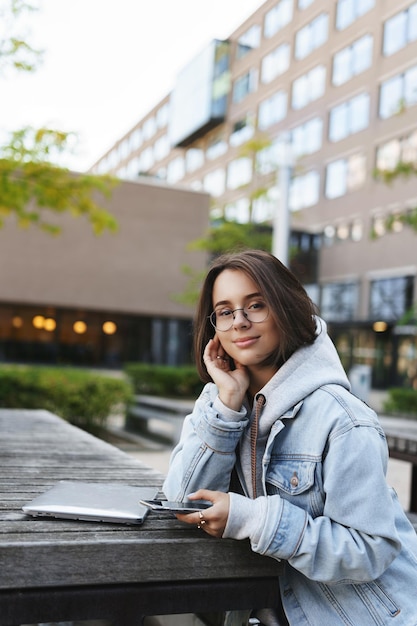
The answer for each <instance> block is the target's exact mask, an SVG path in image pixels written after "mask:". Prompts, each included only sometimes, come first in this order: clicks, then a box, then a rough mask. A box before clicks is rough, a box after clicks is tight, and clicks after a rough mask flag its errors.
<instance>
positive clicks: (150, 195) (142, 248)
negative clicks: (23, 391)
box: [0, 180, 209, 368]
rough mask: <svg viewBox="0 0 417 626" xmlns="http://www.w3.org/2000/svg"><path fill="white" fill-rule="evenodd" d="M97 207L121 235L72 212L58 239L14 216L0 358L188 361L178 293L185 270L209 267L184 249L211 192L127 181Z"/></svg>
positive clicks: (0, 284) (1, 233)
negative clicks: (96, 227)
mask: <svg viewBox="0 0 417 626" xmlns="http://www.w3.org/2000/svg"><path fill="white" fill-rule="evenodd" d="M100 204H101V205H102V206H103V207H104V208H106V209H107V210H108V211H110V212H111V213H112V214H113V215H114V216H115V217H116V219H117V222H118V231H117V232H116V233H110V232H104V233H103V234H102V235H100V236H96V235H94V233H93V232H92V229H91V227H90V225H89V224H88V223H87V222H86V221H85V220H84V219H83V218H78V219H75V218H74V217H72V216H70V215H59V216H56V217H55V218H51V219H55V220H56V222H57V224H58V225H59V226H60V227H61V228H62V232H61V234H60V235H58V236H56V237H52V236H51V235H47V234H45V233H44V232H42V231H39V230H36V229H34V228H31V229H28V230H23V229H21V228H18V227H17V226H16V224H14V223H13V222H12V221H9V222H8V223H7V224H6V225H5V226H4V228H3V229H1V230H0V361H1V362H6V363H13V362H18V363H44V364H62V365H71V364H72V365H77V366H87V367H106V368H120V367H121V366H122V365H123V364H124V363H125V362H127V361H143V362H146V363H158V364H159V363H161V364H170V365H177V364H182V363H189V361H190V354H191V346H192V332H191V331H192V329H191V320H192V315H193V310H192V308H190V307H188V306H185V305H183V304H181V303H180V302H179V301H178V296H180V295H181V294H182V293H183V292H184V290H185V289H186V287H187V283H188V278H187V276H186V275H185V274H184V272H183V267H184V266H187V265H189V266H192V267H193V268H196V269H197V270H200V271H202V270H203V269H204V268H205V266H206V263H207V259H206V255H205V254H204V253H201V252H189V251H188V249H187V246H188V244H189V243H190V242H191V241H193V240H195V239H196V238H198V237H201V235H202V233H203V232H204V230H205V229H206V228H207V226H208V211H209V196H208V194H206V193H202V192H192V191H188V190H185V189H179V188H176V189H173V188H172V187H169V186H168V185H165V184H161V183H159V184H155V183H151V182H147V181H146V180H142V181H141V182H125V181H124V182H121V183H120V185H118V186H116V188H115V189H114V190H113V193H112V196H111V198H110V199H108V200H105V201H103V202H102V203H100Z"/></svg>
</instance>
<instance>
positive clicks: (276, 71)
mask: <svg viewBox="0 0 417 626" xmlns="http://www.w3.org/2000/svg"><path fill="white" fill-rule="evenodd" d="M289 66H290V45H289V44H288V43H283V44H281V45H280V46H278V48H275V50H273V51H272V52H270V53H269V54H267V55H266V56H265V57H264V58H263V59H262V69H261V80H262V82H263V83H270V82H271V81H272V80H274V78H276V77H277V76H280V75H281V74H283V73H284V72H286V71H287V69H288V68H289Z"/></svg>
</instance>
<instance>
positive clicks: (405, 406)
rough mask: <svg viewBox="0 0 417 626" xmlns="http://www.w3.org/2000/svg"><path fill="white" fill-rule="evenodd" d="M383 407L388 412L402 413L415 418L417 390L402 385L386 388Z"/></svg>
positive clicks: (416, 413)
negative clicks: (386, 398)
mask: <svg viewBox="0 0 417 626" xmlns="http://www.w3.org/2000/svg"><path fill="white" fill-rule="evenodd" d="M384 409H385V410H386V411H389V412H390V413H402V414H405V415H410V416H414V417H416V418H417V390H416V389H408V388H402V387H393V388H392V389H388V400H386V402H384Z"/></svg>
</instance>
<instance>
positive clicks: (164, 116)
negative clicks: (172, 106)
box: [156, 102, 169, 128]
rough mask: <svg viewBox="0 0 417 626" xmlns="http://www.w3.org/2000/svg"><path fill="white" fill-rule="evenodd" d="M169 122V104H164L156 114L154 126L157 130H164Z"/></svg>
mask: <svg viewBox="0 0 417 626" xmlns="http://www.w3.org/2000/svg"><path fill="white" fill-rule="evenodd" d="M168 120H169V104H168V102H166V103H165V104H163V105H162V106H161V107H160V108H159V109H158V110H157V112H156V125H157V127H158V128H164V126H167V125H168Z"/></svg>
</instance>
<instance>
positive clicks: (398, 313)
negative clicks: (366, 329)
mask: <svg viewBox="0 0 417 626" xmlns="http://www.w3.org/2000/svg"><path fill="white" fill-rule="evenodd" d="M413 283H414V276H398V277H395V278H383V279H381V280H374V281H372V282H371V301H370V311H369V315H370V317H371V318H372V319H383V320H393V321H394V320H398V319H400V318H401V317H402V316H403V315H404V313H405V312H406V311H407V310H408V309H409V308H410V307H411V305H412V302H413Z"/></svg>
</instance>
